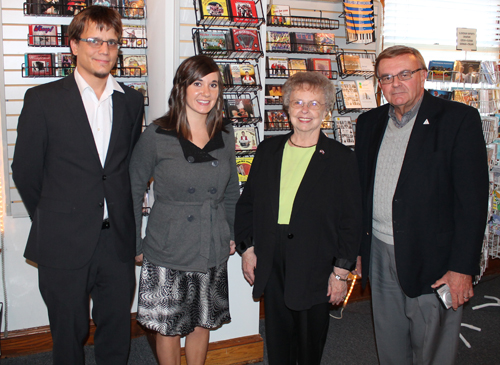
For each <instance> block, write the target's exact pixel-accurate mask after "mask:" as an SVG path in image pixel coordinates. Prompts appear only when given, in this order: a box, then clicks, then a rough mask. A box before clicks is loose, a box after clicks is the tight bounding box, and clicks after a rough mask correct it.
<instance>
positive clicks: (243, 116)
mask: <svg viewBox="0 0 500 365" xmlns="http://www.w3.org/2000/svg"><path fill="white" fill-rule="evenodd" d="M224 116H225V118H227V119H230V120H231V122H232V123H233V125H235V126H241V125H249V124H256V123H260V122H262V118H261V115H260V106H259V98H258V97H257V95H253V94H251V93H228V92H225V93H224Z"/></svg>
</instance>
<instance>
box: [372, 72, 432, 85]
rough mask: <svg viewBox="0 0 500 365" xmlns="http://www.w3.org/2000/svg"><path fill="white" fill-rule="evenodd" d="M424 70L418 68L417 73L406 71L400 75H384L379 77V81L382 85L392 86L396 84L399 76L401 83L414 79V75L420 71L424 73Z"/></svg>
mask: <svg viewBox="0 0 500 365" xmlns="http://www.w3.org/2000/svg"><path fill="white" fill-rule="evenodd" d="M422 70H423V68H417V69H416V70H415V71H409V70H404V71H401V72H400V73H398V74H397V75H384V76H382V77H379V78H378V80H379V81H380V83H381V84H383V85H385V84H392V83H393V82H394V78H395V77H396V76H397V77H398V79H399V80H400V81H408V80H409V79H411V78H412V77H413V74H414V73H415V72H418V71H422Z"/></svg>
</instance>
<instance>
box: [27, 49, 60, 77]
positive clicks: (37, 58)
mask: <svg viewBox="0 0 500 365" xmlns="http://www.w3.org/2000/svg"><path fill="white" fill-rule="evenodd" d="M24 63H25V65H26V75H27V76H55V72H54V55H53V54H52V53H27V54H25V55H24Z"/></svg>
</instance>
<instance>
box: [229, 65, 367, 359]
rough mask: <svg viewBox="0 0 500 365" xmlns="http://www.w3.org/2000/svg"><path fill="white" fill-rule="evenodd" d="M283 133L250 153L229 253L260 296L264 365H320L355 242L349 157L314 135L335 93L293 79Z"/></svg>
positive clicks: (320, 82)
mask: <svg viewBox="0 0 500 365" xmlns="http://www.w3.org/2000/svg"><path fill="white" fill-rule="evenodd" d="M283 100H284V107H285V110H286V111H287V113H288V116H289V120H290V122H291V124H292V127H293V130H292V132H290V133H288V134H286V135H281V136H276V137H273V138H270V139H266V140H264V141H263V142H262V143H261V144H260V145H259V147H258V149H257V152H256V155H255V158H254V161H253V164H252V168H251V170H250V174H249V177H248V181H247V182H246V184H245V189H244V191H243V193H242V195H241V197H240V199H239V201H238V203H237V205H236V220H235V237H236V249H237V251H238V252H239V253H240V254H241V255H242V265H243V274H244V276H245V279H246V280H247V281H248V282H249V283H250V285H254V289H253V296H254V298H259V297H260V296H261V295H262V294H264V305H265V325H266V346H267V353H268V360H269V364H270V365H273V364H279V365H283V364H290V365H291V364H294V365H295V364H297V363H298V364H304V365H314V364H318V365H319V364H320V362H321V356H322V353H323V348H324V345H325V341H326V336H327V332H328V324H329V316H328V313H329V309H330V305H331V304H340V303H342V302H343V300H344V298H345V296H346V293H347V283H346V280H347V276H348V274H349V271H350V270H351V269H353V267H354V265H355V262H356V257H357V255H358V248H359V243H360V240H361V191H360V186H359V181H358V173H357V165H356V160H355V157H354V153H353V152H352V151H351V150H350V149H349V148H348V147H345V146H343V145H342V144H340V143H339V142H337V141H335V140H333V139H330V138H328V137H327V136H325V134H324V133H322V132H321V122H322V121H323V120H324V119H325V118H326V116H327V115H328V113H329V111H331V110H332V109H333V104H334V100H335V99H334V88H333V85H332V83H331V82H330V81H329V80H328V79H327V78H326V77H325V76H323V75H322V74H321V73H318V72H301V73H297V74H295V75H293V76H292V77H290V78H289V79H288V81H287V82H286V83H285V85H284V87H283Z"/></svg>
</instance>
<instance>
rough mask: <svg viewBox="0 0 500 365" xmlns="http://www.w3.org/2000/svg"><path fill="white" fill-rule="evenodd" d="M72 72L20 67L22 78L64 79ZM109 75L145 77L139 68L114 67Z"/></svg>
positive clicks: (70, 69)
mask: <svg viewBox="0 0 500 365" xmlns="http://www.w3.org/2000/svg"><path fill="white" fill-rule="evenodd" d="M74 70H75V67H74V66H47V65H35V66H31V67H27V66H25V64H24V63H23V64H22V66H21V75H22V77H23V78H37V77H65V76H68V75H70V74H71V73H73V71H74ZM111 74H112V75H113V76H115V77H120V78H132V77H143V76H146V75H144V74H143V73H142V69H141V67H115V68H113V70H111Z"/></svg>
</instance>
